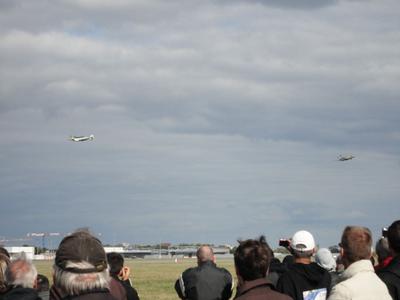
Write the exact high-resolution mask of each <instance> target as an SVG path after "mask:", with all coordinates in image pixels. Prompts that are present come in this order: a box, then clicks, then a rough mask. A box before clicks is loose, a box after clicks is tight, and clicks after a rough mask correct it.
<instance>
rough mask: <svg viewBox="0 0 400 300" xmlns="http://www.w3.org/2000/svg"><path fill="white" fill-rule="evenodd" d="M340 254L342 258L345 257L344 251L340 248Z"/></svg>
mask: <svg viewBox="0 0 400 300" xmlns="http://www.w3.org/2000/svg"><path fill="white" fill-rule="evenodd" d="M339 252H340V256H341V257H343V256H344V249H343V248H342V247H340V250H339Z"/></svg>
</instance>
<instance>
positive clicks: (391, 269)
mask: <svg viewBox="0 0 400 300" xmlns="http://www.w3.org/2000/svg"><path fill="white" fill-rule="evenodd" d="M387 237H388V243H389V248H390V249H391V251H392V253H393V258H392V260H391V261H390V263H389V264H388V265H387V266H385V267H384V268H382V269H380V270H379V271H378V272H377V274H378V276H379V278H380V279H381V280H383V282H384V283H385V284H386V286H387V288H388V290H389V293H390V295H391V296H392V298H393V299H394V300H400V220H398V221H395V222H393V223H392V225H390V227H389V228H388V232H387Z"/></svg>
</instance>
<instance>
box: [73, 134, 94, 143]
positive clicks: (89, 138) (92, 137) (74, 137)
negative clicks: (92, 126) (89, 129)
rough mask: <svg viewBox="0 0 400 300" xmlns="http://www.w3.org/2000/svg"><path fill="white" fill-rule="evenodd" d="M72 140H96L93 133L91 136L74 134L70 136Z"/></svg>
mask: <svg viewBox="0 0 400 300" xmlns="http://www.w3.org/2000/svg"><path fill="white" fill-rule="evenodd" d="M69 139H70V141H73V142H86V141H93V140H94V135H93V134H91V135H89V136H76V135H72V136H70V137H69Z"/></svg>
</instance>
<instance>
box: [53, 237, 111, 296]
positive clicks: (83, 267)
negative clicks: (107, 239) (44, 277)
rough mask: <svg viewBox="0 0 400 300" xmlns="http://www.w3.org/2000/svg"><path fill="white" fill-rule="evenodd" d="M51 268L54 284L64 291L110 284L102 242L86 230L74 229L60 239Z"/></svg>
mask: <svg viewBox="0 0 400 300" xmlns="http://www.w3.org/2000/svg"><path fill="white" fill-rule="evenodd" d="M53 270H54V284H55V285H56V287H57V288H59V289H60V290H61V291H62V292H64V293H66V294H67V295H79V294H82V293H84V292H87V291H90V290H93V289H103V288H108V287H109V286H108V282H109V279H110V278H109V274H108V269H107V259H106V253H105V251H104V248H103V245H102V244H101V242H100V240H98V239H97V238H95V237H94V236H92V235H91V234H90V233H89V232H87V231H77V232H75V233H73V234H71V235H69V236H67V237H65V238H64V239H63V240H62V241H61V243H60V245H59V247H58V250H57V252H56V258H55V263H54V266H53Z"/></svg>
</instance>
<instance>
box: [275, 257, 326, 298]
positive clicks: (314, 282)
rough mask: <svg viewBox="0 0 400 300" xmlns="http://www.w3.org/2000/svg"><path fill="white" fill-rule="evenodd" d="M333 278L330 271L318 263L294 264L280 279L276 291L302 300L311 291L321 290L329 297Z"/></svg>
mask: <svg viewBox="0 0 400 300" xmlns="http://www.w3.org/2000/svg"><path fill="white" fill-rule="evenodd" d="M330 285H331V276H330V275H329V273H328V271H326V270H325V269H323V268H322V267H320V266H319V265H318V264H316V263H314V262H313V263H310V264H302V263H294V264H292V265H290V266H289V268H288V271H286V272H285V273H283V274H282V275H281V277H280V278H279V281H278V283H277V286H276V289H277V290H278V291H280V292H281V293H284V294H287V295H289V296H291V297H292V298H293V299H298V300H302V299H303V298H304V296H305V295H307V294H308V293H309V291H315V290H321V291H319V292H320V293H324V294H325V295H327V293H328V290H330Z"/></svg>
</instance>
